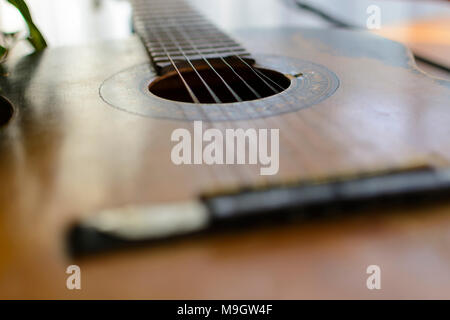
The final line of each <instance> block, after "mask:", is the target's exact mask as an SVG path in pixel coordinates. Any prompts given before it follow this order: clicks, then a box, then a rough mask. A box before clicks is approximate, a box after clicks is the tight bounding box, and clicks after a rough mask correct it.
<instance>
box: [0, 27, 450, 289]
mask: <svg viewBox="0 0 450 320" xmlns="http://www.w3.org/2000/svg"><path fill="white" fill-rule="evenodd" d="M234 36H235V37H236V38H237V39H238V40H239V41H240V42H241V43H243V44H244V45H245V46H246V48H247V49H249V51H251V52H252V53H255V58H256V63H257V64H258V63H260V64H264V65H263V66H264V67H270V68H271V69H274V70H275V71H278V72H281V73H287V72H286V71H287V70H286V69H285V68H286V65H283V63H286V61H290V63H291V65H290V66H294V67H295V66H297V65H298V66H300V69H298V70H291V71H292V72H290V73H289V74H290V75H291V76H292V77H294V76H295V74H296V73H302V72H304V70H302V69H301V66H302V65H305V63H306V65H308V66H311V65H313V66H317V68H319V70H322V71H323V73H322V74H321V75H320V77H319V78H318V80H317V79H316V80H317V84H316V85H317V86H314V85H313V86H312V87H311V88H312V89H311V90H316V89H317V90H316V91H317V92H316V93H315V94H316V95H315V96H314V97H313V99H311V103H304V100H302V97H301V96H300V95H296V94H299V92H300V91H296V90H294V89H292V88H291V90H290V89H288V90H286V91H284V92H282V93H279V94H277V95H274V96H272V97H268V98H265V99H262V101H258V100H255V101H253V102H252V103H253V104H254V105H255V106H256V107H258V105H259V104H262V105H264V103H266V105H267V104H268V101H269V104H271V105H272V104H275V105H278V106H279V108H281V109H283V108H285V105H286V104H289V105H290V106H293V109H292V110H290V109H289V108H287V109H286V108H285V110H284V109H283V112H278V111H276V112H275V111H274V112H273V114H272V113H270V114H266V115H264V116H261V117H259V116H256V117H247V116H246V115H245V114H244V113H242V114H237V116H236V117H235V118H229V119H220V117H219V118H218V119H215V118H212V119H207V118H205V119H202V120H204V121H203V124H204V126H205V127H208V128H218V129H219V130H222V131H223V130H225V129H226V128H243V129H247V128H257V129H279V130H280V131H279V132H280V142H279V144H280V163H279V171H278V173H277V174H274V175H268V176H262V175H260V174H259V167H257V166H255V165H248V164H247V165H206V164H201V165H180V166H177V165H175V164H174V163H173V162H172V161H171V152H172V148H173V147H174V145H175V142H173V141H171V135H172V133H173V131H174V130H176V129H178V128H186V129H188V130H189V131H192V130H193V121H192V119H183V118H180V117H177V116H174V117H170V115H169V116H167V115H165V116H162V117H158V116H157V115H155V114H154V113H152V112H153V111H152V112H148V113H146V112H145V111H143V112H139V110H153V109H152V108H153V107H155V106H156V105H155V106H153V105H151V103H152V101H154V103H155V104H158V107H161V106H162V107H164V105H168V104H170V103H171V102H168V101H162V99H161V98H154V99H153V100H152V99H148V100H147V101H148V103H149V105H144V106H141V107H140V108H141V109H139V110H133V109H132V108H133V106H135V105H136V103H140V102H136V101H133V100H132V99H130V101H129V105H124V104H123V99H121V98H120V97H118V98H117V101H122V102H121V103H119V105H115V103H114V99H115V98H114V97H112V93H111V92H110V91H109V92H108V93H107V94H106V95H107V97H105V94H104V92H103V91H102V88H103V86H105V85H110V82H108V79H109V80H111V79H114V77H115V75H118V74H119V75H120V74H123V72H125V78H124V79H125V80H126V79H132V76H128V75H127V73H126V70H130V69H131V70H136V66H142V68H147V69H148V68H149V67H148V66H147V64H148V57H147V54H146V52H145V50H144V49H143V47H142V44H141V43H140V42H139V40H138V39H137V38H130V39H127V40H123V41H117V42H109V43H103V44H99V45H94V46H87V47H76V48H55V49H49V50H46V51H45V52H43V53H41V54H34V55H30V56H27V57H24V58H22V59H20V60H17V61H9V62H8V63H7V64H6V66H5V72H4V74H5V75H4V76H2V77H1V78H0V81H1V83H0V85H1V87H2V89H3V90H2V95H4V96H5V97H7V99H8V100H9V101H10V102H11V104H12V105H13V107H14V114H13V117H12V119H11V120H10V121H9V122H8V123H7V124H5V125H4V126H3V127H2V128H1V129H0V181H1V182H2V183H1V186H0V212H1V213H2V214H1V217H0V219H1V220H0V221H1V222H0V229H1V231H2V232H1V234H2V236H0V237H1V238H2V239H1V242H2V243H3V244H4V245H5V248H4V252H5V253H4V254H3V256H2V258H1V259H2V262H3V263H0V265H1V266H2V267H0V268H1V269H0V272H2V273H3V274H4V275H12V274H15V273H16V272H17V273H18V274H22V273H26V274H28V276H27V277H30V278H29V279H28V278H27V277H24V278H22V279H18V278H15V277H11V278H14V279H15V281H16V282H14V284H12V283H9V284H8V281H6V282H5V286H6V287H8V288H9V289H5V290H4V291H2V292H4V293H5V294H6V296H14V294H19V295H21V294H25V295H28V296H29V297H37V296H42V295H48V296H49V297H62V296H66V295H69V297H70V296H71V294H73V293H71V292H67V290H65V288H64V284H65V282H64V280H63V279H64V278H65V274H64V271H65V266H67V265H69V264H71V263H72V261H71V260H70V259H69V258H68V256H67V254H66V251H65V248H64V237H65V232H66V230H67V228H68V227H69V226H70V225H71V224H72V223H73V222H75V221H76V220H78V219H80V218H82V217H86V216H88V215H90V214H91V213H95V212H97V211H99V210H102V209H105V208H112V207H120V206H124V205H127V204H149V203H150V204H159V203H168V202H179V201H186V200H191V199H194V198H196V197H198V196H199V195H201V194H204V193H207V192H212V191H221V190H222V189H229V188H233V189H239V188H243V187H246V186H255V185H267V184H270V183H283V182H284V181H292V180H297V181H302V180H304V179H308V178H315V177H325V178H326V177H330V176H336V175H340V174H354V175H357V174H358V173H361V172H373V171H377V170H390V169H401V168H407V167H410V166H414V165H424V164H425V165H431V166H437V167H440V166H448V165H449V164H450V147H449V146H450V108H449V107H450V84H449V83H448V82H445V81H442V80H437V79H433V78H430V77H428V76H427V75H426V74H424V73H422V72H420V71H419V70H418V69H417V68H416V67H415V63H414V61H413V59H412V57H411V54H410V52H409V51H408V50H407V49H406V48H405V47H403V46H402V45H400V44H398V43H395V42H392V41H389V40H385V39H382V38H379V37H376V36H370V35H367V34H365V33H359V32H348V31H347V32H346V31H332V30H327V31H320V30H299V29H283V30H243V31H242V32H239V33H236V34H235V35H234ZM258 57H260V60H261V61H262V62H259V61H258ZM284 57H286V59H285V58H284ZM302 63H303V64H302ZM310 63H311V64H310ZM138 68H139V67H138ZM283 68H284V69H283ZM277 69H282V70H277ZM293 69H294V68H293ZM149 72H150V73H149V77H150V76H151V70H150V69H149ZM310 76H311V75H310ZM134 80H136V79H134ZM123 85H124V86H127V85H128V84H126V83H123ZM324 86H325V87H324ZM119 87H120V86H119ZM119 87H118V92H121V91H120V90H121V88H119ZM330 88H331V89H330ZM109 89H110V88H109ZM122 89H123V88H122ZM122 98H123V97H122ZM296 99H297V100H296ZM297 101H298V103H299V104H302V107H301V108H296V107H295V103H297ZM199 107H204V108H208V106H207V105H205V106H199ZM232 107H233V106H232V105H231V106H223V108H232ZM146 108H147V109H146ZM242 112H244V111H242ZM447 209H448V207H447ZM443 210H444V209H443ZM446 221H447V223H449V221H448V219H447V220H446ZM289 228H291V229H295V228H294V227H289ZM343 230H344V229H343ZM291 231H292V230H291ZM297 231H298V230H297ZM297 231H295V232H294V231H292V232H293V233H292V234H297V233H298V232H297ZM280 232H281V233H283V232H284V231H280ZM271 233H272V234H271ZM306 233H308V231H306ZM288 234H289V233H288ZM319 234H320V232H319ZM253 236H255V235H254V234H253ZM279 236H280V235H277V233H276V232H273V231H265V235H264V236H256V238H254V240H251V239H252V238H249V239H250V240H249V239H247V240H242V236H238V239H241V240H242V241H243V242H242V243H247V244H248V245H249V246H250V245H254V246H255V248H256V253H255V255H256V257H259V259H258V258H255V261H253V260H252V261H253V262H250V260H247V259H243V260H239V259H238V258H239V257H240V259H242V257H243V255H245V256H247V253H249V252H247V253H246V254H244V253H243V251H242V250H245V249H242V248H241V249H239V248H238V247H239V245H238V243H237V242H236V241H238V240H233V237H232V236H229V237H228V238H221V239H219V240H218V239H217V238H215V239H213V240H211V242H210V243H209V244H205V243H204V242H208V241H209V240H206V239H203V240H199V241H200V243H196V244H192V243H191V244H190V245H189V244H188V245H187V246H188V247H187V248H185V247H181V248H178V251H177V250H176V248H175V249H174V248H172V247H170V248H162V249H161V248H153V249H152V248H148V249H147V250H143V251H144V252H141V251H139V253H136V252H134V253H131V256H127V254H126V253H122V254H119V255H118V257H121V258H122V260H120V259H119V258H114V257H117V256H113V257H109V258H106V259H105V260H103V261H100V260H96V259H93V260H88V261H87V262H85V264H84V265H83V264H82V269H83V268H84V267H85V269H83V270H86V272H85V273H84V274H85V277H86V278H85V279H86V281H89V282H87V283H89V287H88V288H87V289H86V290H85V291H84V292H82V293H80V295H81V296H84V297H90V296H91V297H120V292H122V293H124V294H125V292H127V293H129V295H130V296H131V297H147V298H151V297H166V298H167V297H175V296H176V297H184V298H186V297H208V298H215V297H231V296H233V295H232V293H238V292H239V291H232V290H240V289H242V290H244V289H243V288H244V287H242V286H244V285H245V281H243V280H242V279H241V281H242V282H241V284H239V282H238V280H237V279H235V280H230V279H231V278H229V277H231V275H237V274H238V273H239V272H242V273H243V274H247V275H250V274H251V270H254V269H253V268H256V267H257V268H260V269H258V270H260V271H259V273H258V272H257V273H256V275H254V278H252V279H253V280H254V281H259V280H258V279H259V278H258V276H260V277H263V276H264V275H267V274H268V272H269V271H270V272H273V274H275V276H277V275H278V277H282V274H283V267H282V265H284V264H282V263H281V262H280V265H277V264H274V263H272V264H270V263H269V264H267V263H266V264H264V263H263V262H264V261H265V260H267V259H269V260H270V259H278V258H277V255H278V254H281V253H280V252H282V251H277V250H276V249H275V248H274V246H275V245H274V244H268V245H267V248H268V249H267V250H268V251H265V249H263V248H261V247H258V243H259V241H260V240H261V241H263V242H264V241H266V242H267V243H270V242H271V241H273V243H278V245H279V248H280V250H282V248H285V249H286V250H290V252H291V254H287V255H286V256H285V257H283V256H281V257H280V259H285V260H283V261H285V262H286V264H288V263H292V264H291V265H290V266H289V268H294V266H296V265H297V266H298V268H301V261H300V260H299V259H297V258H295V257H294V256H293V255H292V253H293V252H294V251H292V250H294V247H293V246H294V245H293V244H292V243H291V244H289V245H288V244H287V242H284V244H283V240H280V238H279ZM239 237H240V238H239ZM258 237H260V238H261V237H263V238H264V237H265V238H264V239H259V238H258ZM287 237H288V238H289V237H291V238H292V239H291V240H293V241H294V239H295V237H294V236H287ZM244 238H245V237H244ZM255 239H257V240H255ZM270 239H272V240H270ZM275 239H278V240H275ZM281 239H284V238H283V237H281ZM286 239H287V238H286ZM286 239H285V240H286ZM246 241H247V242H246ZM252 241H256V242H252ZM280 241H281V242H282V243H280ZM225 243H228V244H230V247H229V248H230V249H226V247H225ZM252 243H253V244H252ZM294 243H295V241H294ZM203 245H204V246H206V247H202V246H203ZM283 245H284V246H286V245H288V246H289V249H288V248H287V247H283ZM189 246H190V247H189ZM183 248H184V249H183ZM151 250H155V253H149V252H150V251H151ZM164 250H167V251H164ZM227 250H229V251H227ZM234 250H236V258H234V256H230V257H229V258H230V260H229V261H230V264H229V265H228V267H229V269H227V268H226V267H225V266H224V265H226V263H225V262H224V261H223V259H224V258H220V257H215V253H214V252H216V251H217V252H220V255H232V253H233V251H234ZM239 250H241V251H239ZM270 250H272V251H270ZM299 250H300V251H301V248H300V249H299ZM239 252H240V253H239ZM263 252H266V253H263ZM271 252H272V253H273V254H271ZM276 252H278V253H276ZM144 253H145V254H150V255H151V257H153V258H152V259H150V258H148V256H146V255H145V254H144ZM133 254H134V255H135V256H134V258H133ZM144 256H145V257H144ZM126 257H128V258H126ZM125 258H126V259H125ZM133 259H134V260H133ZM193 259H196V262H193ZM208 259H211V260H210V263H208V262H207V261H208ZM355 259H356V258H355ZM380 259H381V260H383V258H380ZM319 260H321V261H319ZM319 260H316V262H317V265H319V262H320V263H324V261H325V260H323V259H319ZM258 261H260V262H261V264H258ZM383 261H384V260H383ZM202 262H203V264H202ZM364 262H365V261H364ZM127 263H129V266H130V267H129V268H130V269H128V267H127V265H128V264H127ZM420 263H426V262H424V261H422V262H420ZM257 264H258V266H257ZM31 265H33V267H32V266H31ZM83 266H84V267H83ZM309 266H310V267H313V265H311V264H310V265H309ZM448 266H449V265H448V262H447V267H448ZM359 267H361V268H362V269H361V270H363V269H364V268H365V265H362V266H358V268H359ZM214 268H218V271H219V272H220V271H222V272H223V273H222V275H223V277H222V276H219V275H217V277H218V278H214V279H215V280H214V279H213V278H211V279H205V280H204V281H203V280H201V278H200V277H201V274H207V273H208V272H211V270H212V269H214ZM271 268H272V269H271ZM355 268H356V267H355ZM30 270H32V271H30ZM113 270H114V272H113ZM292 270H293V269H292ZM28 271H30V272H29V273H27V272H28ZM103 272H105V273H104V274H103ZM128 272H131V273H133V274H134V278H133V277H129V281H123V282H120V281H119V280H117V279H115V278H116V277H117V278H121V277H126V276H127V274H128ZM157 272H168V273H167V275H168V276H169V274H171V277H174V278H173V279H171V280H167V281H168V282H170V283H176V284H171V285H167V283H166V282H165V281H163V280H161V279H159V280H158V278H159V277H160V276H159V275H158V274H156V273H157ZM189 272H191V278H190V279H191V280H186V279H188V278H189V276H188V274H189ZM102 274H103V275H102ZM218 274H220V273H218ZM285 276H286V277H285V278H283V279H285V280H286V281H284V282H283V281H282V282H281V283H284V284H283V286H284V287H283V288H284V289H280V290H282V292H284V293H285V295H286V296H285V297H288V298H295V297H300V296H308V295H307V294H306V293H305V292H303V293H301V291H296V290H297V289H299V288H300V287H301V286H300V283H298V282H290V281H288V278H289V276H293V275H292V274H290V273H289V272H288V273H286V274H285ZM108 277H109V280H108ZM205 277H208V276H207V275H206V276H205ZM114 279H115V280H114ZM133 279H134V280H133ZM138 279H147V280H146V281H147V282H145V281H144V283H146V285H144V284H143V283H142V284H140V280H138ZM176 279H178V280H176ZM183 279H184V280H183ZM227 279H228V280H227ZM261 279H262V278H261ZM280 279H281V278H280ZM11 281H12V280H11ZM227 281H231V282H230V283H227ZM317 281H319V280H317ZM352 281H353V280H350V284H349V285H350V286H352V285H355V288H356V280H355V282H354V283H353V282H352ZM444 282H445V281H444V280H442V283H441V284H440V285H442V287H441V288H442V290H441V291H439V289H438V290H437V292H441V293H443V294H445V292H447V293H448V290H447V291H446V289H444V288H445V286H446V288H449V287H450V284H449V283H448V281H447V283H444ZM17 283H20V285H17ZM29 283H38V284H40V285H42V286H41V287H39V288H40V289H39V290H38V289H36V288H35V287H34V285H30V284H29ZM265 285H268V284H267V283H266V284H265ZM308 285H309V286H310V288H312V287H313V284H312V283H309V284H308ZM341 285H342V283H341ZM341 285H339V284H335V285H334V287H333V288H334V289H335V290H336V291H335V292H338V288H341V289H342V287H341ZM363 285H364V284H361V287H362V286H363ZM11 286H15V288H16V290H17V291H14V290H11ZM133 286H134V287H133ZM232 287H233V289H231V288H232ZM319 287H320V285H319ZM105 288H107V289H108V288H109V289H108V290H105ZM296 288H297V289H296ZM102 290H103V291H102ZM134 290H135V291H134ZM255 290H256V289H255ZM283 290H284V291H283ZM299 290H300V289H299ZM361 290H363V289H361ZM38 292H39V293H38ZM105 292H108V293H105ZM113 292H115V293H113ZM241 292H242V295H241V297H260V296H261V292H259V293H258V292H253V291H251V289H250V288H248V287H247V289H246V290H244V291H241ZM267 292H268V296H265V297H270V296H272V294H273V296H276V294H277V290H275V289H274V290H269V291H267ZM352 292H353V294H356V295H358V294H360V293H359V291H358V289H354V290H353V291H352ZM215 293H216V295H215ZM278 293H279V292H278ZM391 293H392V292H391ZM77 294H78V293H77ZM330 296H333V294H330ZM22 297H23V296H22ZM261 297H262V296H261Z"/></svg>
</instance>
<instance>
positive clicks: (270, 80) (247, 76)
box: [149, 64, 291, 103]
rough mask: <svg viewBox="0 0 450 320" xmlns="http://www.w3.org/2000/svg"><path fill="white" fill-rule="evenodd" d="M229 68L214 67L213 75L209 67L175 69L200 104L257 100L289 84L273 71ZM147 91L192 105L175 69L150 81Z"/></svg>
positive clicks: (287, 80)
mask: <svg viewBox="0 0 450 320" xmlns="http://www.w3.org/2000/svg"><path fill="white" fill-rule="evenodd" d="M232 67H233V68H230V67H229V66H226V65H224V64H223V65H219V66H217V65H216V66H214V70H215V71H216V72H215V71H214V70H213V69H212V68H211V67H209V66H205V65H200V66H196V70H197V72H198V74H197V73H196V72H195V71H194V70H193V68H192V67H190V66H183V67H181V68H179V71H180V73H181V75H182V77H183V78H184V80H185V82H186V83H187V84H188V86H189V87H190V88H191V90H192V92H193V93H194V95H195V97H196V98H197V99H198V101H199V102H200V103H232V102H239V100H241V101H251V100H257V99H261V98H266V97H269V96H272V95H275V94H277V93H280V92H282V91H284V90H286V89H287V88H288V87H289V85H290V83H291V80H290V79H289V78H287V77H286V76H285V75H283V74H281V73H279V72H277V71H273V70H268V69H262V68H258V69H257V68H253V69H252V68H249V67H248V66H245V65H237V66H236V65H233V66H232ZM218 74H219V75H220V77H219V75H218ZM202 79H203V81H202ZM205 83H206V84H207V85H208V86H209V88H210V89H211V91H213V92H214V94H215V95H216V99H214V97H213V95H212V94H211V93H210V92H209V90H208V88H207V86H206V85H205ZM225 83H226V84H225ZM227 85H228V87H227ZM230 88H231V90H230ZM149 90H150V92H151V93H153V94H154V95H156V96H158V97H160V98H164V99H167V100H172V101H180V102H188V103H189V102H190V103H193V102H194V101H193V99H192V95H190V94H189V91H188V90H187V88H186V85H185V84H184V83H183V81H182V79H181V77H180V75H179V74H178V73H177V72H176V71H175V70H172V71H170V72H168V73H166V74H165V75H164V76H162V77H160V78H157V79H156V80H154V81H153V82H152V83H151V84H150V85H149ZM232 91H233V92H234V94H233V92H232ZM236 96H237V97H238V98H237V97H236ZM217 99H218V100H219V101H217Z"/></svg>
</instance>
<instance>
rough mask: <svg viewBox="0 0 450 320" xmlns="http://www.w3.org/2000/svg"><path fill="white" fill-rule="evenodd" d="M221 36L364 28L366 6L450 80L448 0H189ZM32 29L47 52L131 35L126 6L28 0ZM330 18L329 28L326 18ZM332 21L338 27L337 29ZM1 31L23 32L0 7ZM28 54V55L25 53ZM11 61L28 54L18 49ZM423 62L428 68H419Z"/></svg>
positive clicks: (110, 1) (105, 1)
mask: <svg viewBox="0 0 450 320" xmlns="http://www.w3.org/2000/svg"><path fill="white" fill-rule="evenodd" d="M191 2H192V3H193V4H194V5H196V6H197V7H198V8H199V9H201V10H202V11H203V12H204V13H205V14H206V15H207V16H208V17H209V18H210V19H211V20H213V21H214V22H215V23H217V24H218V25H219V26H220V27H222V28H223V29H225V30H226V31H233V30H237V29H242V28H252V27H258V28H270V27H295V26H301V27H312V28H318V27H327V28H332V27H336V26H337V24H341V23H342V24H348V25H351V26H356V27H360V28H364V29H366V30H367V28H366V21H367V18H368V14H367V12H366V10H367V8H368V7H369V6H370V5H376V6H378V7H379V8H380V10H381V11H380V12H381V29H379V30H371V32H377V33H379V34H381V35H383V36H385V37H389V38H392V39H394V40H397V41H401V42H403V43H405V44H406V45H408V46H409V47H410V48H411V49H412V50H413V51H414V53H416V54H417V55H418V56H420V58H424V59H419V60H420V61H419V62H418V64H419V66H420V67H421V69H422V70H424V71H426V72H428V73H430V74H432V75H434V76H437V77H441V78H446V79H450V76H449V70H450V2H449V1H447V0H307V1H304V0H191ZM27 3H28V5H29V7H30V10H31V13H32V15H33V17H34V19H35V22H36V24H37V25H38V27H39V28H40V29H41V31H42V32H43V34H44V35H45V37H46V39H47V41H48V44H49V45H50V46H67V45H83V44H89V43H94V42H98V41H104V40H111V39H121V38H125V37H128V36H130V34H131V24H130V17H131V7H130V4H129V3H128V1H126V0H28V1H27ZM330 17H331V18H332V19H334V20H332V21H331V22H330V20H329V19H327V18H330ZM336 21H337V24H336ZM0 28H1V29H2V30H4V31H11V32H13V31H17V30H22V29H25V25H24V22H23V20H22V19H21V17H20V14H19V13H18V12H17V11H16V10H14V8H12V6H11V5H10V4H8V3H7V2H6V1H0ZM27 50H28V51H27ZM15 51H16V55H17V54H19V52H20V55H21V54H24V53H27V52H31V51H32V50H31V48H28V47H26V46H25V44H24V43H21V44H20V45H18V46H17V48H16V49H15ZM422 60H426V61H427V62H431V64H430V63H423V61H422Z"/></svg>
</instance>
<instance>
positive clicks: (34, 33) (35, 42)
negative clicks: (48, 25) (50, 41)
mask: <svg viewBox="0 0 450 320" xmlns="http://www.w3.org/2000/svg"><path fill="white" fill-rule="evenodd" d="M8 2H9V3H11V4H12V5H13V6H15V7H16V8H17V9H18V10H19V11H20V13H21V14H22V16H23V18H24V20H25V22H26V23H27V26H28V31H29V33H30V35H29V37H28V39H27V40H28V41H29V42H30V43H31V45H32V46H33V47H34V49H35V50H36V51H40V50H43V49H45V48H46V47H47V42H46V41H45V39H44V37H43V36H42V34H41V32H40V31H39V29H38V28H37V27H36V25H35V24H34V22H33V19H32V18H31V14H30V10H29V9H28V6H27V4H26V3H25V1H24V0H8Z"/></svg>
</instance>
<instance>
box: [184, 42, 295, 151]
mask: <svg viewBox="0 0 450 320" xmlns="http://www.w3.org/2000/svg"><path fill="white" fill-rule="evenodd" d="M191 43H192V42H191ZM197 51H198V50H197ZM233 53H234V54H235V56H236V57H237V58H238V59H239V60H241V61H242V62H243V63H244V64H245V65H246V66H247V67H248V68H250V70H251V71H252V72H254V73H255V75H256V76H257V77H258V78H260V80H261V81H263V82H264V83H265V85H266V86H267V87H269V89H271V90H272V91H273V92H274V93H279V92H281V91H277V90H275V89H274V88H273V87H272V86H271V85H269V84H268V83H267V81H265V80H264V79H263V78H262V77H261V76H260V75H259V74H258V73H261V72H260V71H259V70H257V69H255V68H253V67H251V66H250V65H249V64H248V63H246V61H245V60H243V59H242V58H241V57H240V56H239V55H238V54H236V52H233ZM184 56H185V55H184ZM185 58H187V57H186V56H185ZM232 69H233V68H232ZM234 72H235V71H234ZM261 74H262V73H261ZM262 75H263V76H265V75H264V74H262ZM265 77H266V76H265ZM266 78H267V77H266ZM270 80H271V79H270ZM272 83H275V84H276V85H278V84H277V83H276V82H274V81H272ZM278 86H279V87H280V88H281V89H282V90H284V88H283V87H281V86H280V85H278ZM256 96H257V95H256ZM290 141H291V140H290ZM291 144H293V145H295V147H296V149H297V146H298V145H297V143H296V142H294V143H292V141H291Z"/></svg>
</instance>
